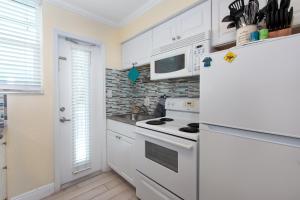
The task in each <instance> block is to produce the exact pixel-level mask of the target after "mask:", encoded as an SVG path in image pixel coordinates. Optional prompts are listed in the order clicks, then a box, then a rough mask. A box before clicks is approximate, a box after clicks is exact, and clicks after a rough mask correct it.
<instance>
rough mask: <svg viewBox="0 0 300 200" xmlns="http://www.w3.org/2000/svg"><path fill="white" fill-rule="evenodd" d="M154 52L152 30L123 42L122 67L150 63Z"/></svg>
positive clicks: (127, 67) (126, 67)
mask: <svg viewBox="0 0 300 200" xmlns="http://www.w3.org/2000/svg"><path fill="white" fill-rule="evenodd" d="M151 52H152V30H150V31H147V32H145V33H143V34H141V35H139V36H137V37H135V38H133V39H132V40H129V41H127V42H125V43H124V44H122V68H123V69H129V68H131V67H132V65H134V66H141V65H144V64H148V63H150V57H151Z"/></svg>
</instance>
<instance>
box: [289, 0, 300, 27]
mask: <svg viewBox="0 0 300 200" xmlns="http://www.w3.org/2000/svg"><path fill="white" fill-rule="evenodd" d="M291 6H294V22H293V24H294V25H299V24H300V1H299V0H292V1H291Z"/></svg>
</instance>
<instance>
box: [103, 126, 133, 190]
mask: <svg viewBox="0 0 300 200" xmlns="http://www.w3.org/2000/svg"><path fill="white" fill-rule="evenodd" d="M133 145H134V139H132V138H129V137H127V136H124V135H121V134H119V133H116V132H113V131H111V130H107V161H108V165H109V166H110V167H111V168H112V169H113V170H114V171H116V172H117V173H118V174H120V175H121V176H122V177H123V178H125V179H126V180H127V181H128V182H129V183H131V184H132V185H134V173H135V168H134V165H133V153H134V150H133V148H134V146H133Z"/></svg>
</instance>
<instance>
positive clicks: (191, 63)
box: [188, 49, 194, 72]
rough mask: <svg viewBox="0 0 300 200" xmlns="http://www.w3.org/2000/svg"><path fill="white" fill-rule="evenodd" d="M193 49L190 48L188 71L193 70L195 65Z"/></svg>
mask: <svg viewBox="0 0 300 200" xmlns="http://www.w3.org/2000/svg"><path fill="white" fill-rule="evenodd" d="M193 53H194V51H193V49H191V50H190V55H189V58H190V59H189V62H188V71H189V72H193V67H194V60H193V59H194V56H193Z"/></svg>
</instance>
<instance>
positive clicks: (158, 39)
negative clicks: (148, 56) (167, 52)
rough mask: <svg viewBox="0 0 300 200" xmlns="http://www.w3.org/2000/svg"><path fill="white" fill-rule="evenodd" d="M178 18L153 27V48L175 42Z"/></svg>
mask: <svg viewBox="0 0 300 200" xmlns="http://www.w3.org/2000/svg"><path fill="white" fill-rule="evenodd" d="M175 30H176V20H175V19H171V20H169V21H167V22H165V23H163V24H161V25H160V26H158V27H156V28H154V29H153V50H154V51H155V50H157V49H159V48H160V47H162V46H165V45H168V44H171V43H173V42H174V41H175V40H176V38H175Z"/></svg>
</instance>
